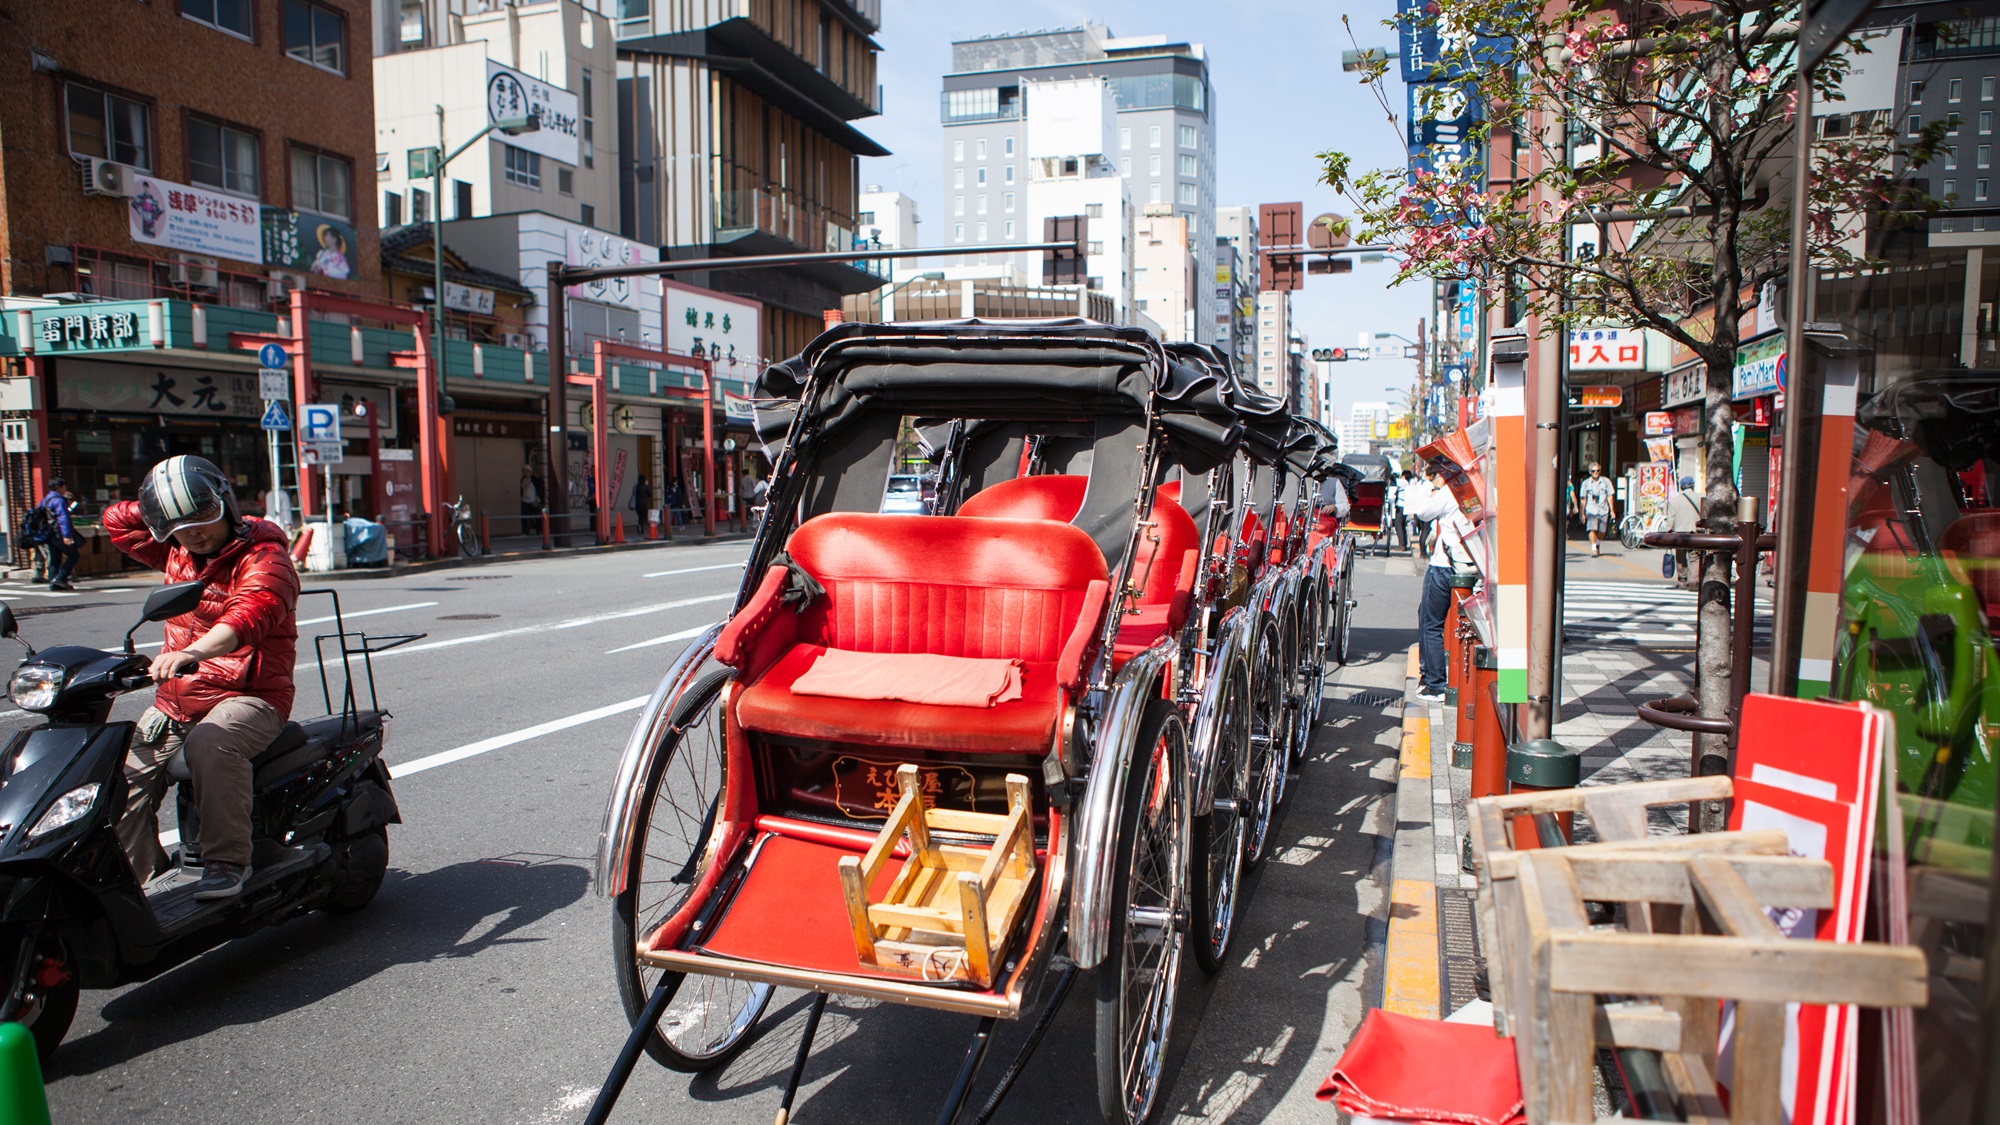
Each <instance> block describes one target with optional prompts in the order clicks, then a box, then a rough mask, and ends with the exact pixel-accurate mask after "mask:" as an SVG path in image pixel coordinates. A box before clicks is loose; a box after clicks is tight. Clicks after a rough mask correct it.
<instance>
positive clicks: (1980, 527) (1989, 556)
mask: <svg viewBox="0 0 2000 1125" xmlns="http://www.w3.org/2000/svg"><path fill="white" fill-rule="evenodd" d="M1878 538H1879V536H1878ZM1938 548H1939V549H1940V550H1946V551H1951V552H1952V553H1953V554H1955V555H1957V556H1958V562H1959V565H1960V566H1962V567H1964V568H1965V574H1966V577H1967V578H1969V579H1971V581H1972V588H1973V590H1975V591H1976V592H1977V593H1978V595H1979V600H1980V601H1982V602H1984V603H1986V616H1987V618H1988V619H1989V620H1992V619H1994V618H1995V616H1996V611H2000V510H1992V509H1981V510H1975V511H1970V512H1966V513H1965V514H1964V515H1961V516H1959V517H1958V518H1957V519H1955V520H1953V521H1952V522H1951V526H1949V527H1947V528H1945V529H1944V534H1942V535H1940V536H1938Z"/></svg>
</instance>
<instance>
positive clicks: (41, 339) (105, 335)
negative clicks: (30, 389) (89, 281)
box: [24, 303, 151, 354]
mask: <svg viewBox="0 0 2000 1125" xmlns="http://www.w3.org/2000/svg"><path fill="white" fill-rule="evenodd" d="M148 312H149V310H148V309H147V307H146V305H145V304H144V303H134V304H128V305H119V306H113V307H111V308H109V309H107V308H106V307H105V306H103V305H82V306H79V305H71V306H67V307H63V308H42V309H36V310H35V311H34V313H33V314H32V316H33V330H34V339H33V340H30V341H25V342H24V346H28V347H32V348H33V349H34V350H35V351H37V352H44V353H50V352H53V353H58V354H59V353H63V352H112V351H130V350H135V349H139V348H147V347H150V346H151V345H150V341H149V340H148V339H147V323H146V320H147V316H148Z"/></svg>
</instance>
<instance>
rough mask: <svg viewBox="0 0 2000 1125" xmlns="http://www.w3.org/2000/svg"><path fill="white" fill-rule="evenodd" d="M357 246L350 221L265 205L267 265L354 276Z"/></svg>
mask: <svg viewBox="0 0 2000 1125" xmlns="http://www.w3.org/2000/svg"><path fill="white" fill-rule="evenodd" d="M359 249H360V246H359V242H358V241H357V238H356V235H355V233H354V226H353V224H351V223H344V222H341V221H340V220H339V219H330V218H328V217H326V216H325V215H310V214H307V213H305V212H303V211H287V210H285V209H284V208H282V207H266V208H264V262H265V264H267V265H273V266H278V267H280V268H283V269H288V270H301V271H303V272H305V273H312V274H318V275H319V276H321V277H330V278H332V279H333V280H335V281H345V280H347V279H348V278H350V277H352V276H354V256H355V255H356V254H357V253H358V252H359Z"/></svg>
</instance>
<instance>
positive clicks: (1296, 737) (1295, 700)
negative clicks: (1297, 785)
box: [1271, 605, 1306, 806]
mask: <svg viewBox="0 0 2000 1125" xmlns="http://www.w3.org/2000/svg"><path fill="white" fill-rule="evenodd" d="M1297 610H1298V607H1297V606H1296V605H1293V606H1288V607H1285V608H1283V609H1281V610H1280V611H1279V613H1278V619H1277V621H1276V623H1275V627H1276V628H1277V629H1278V638H1277V639H1278V661H1279V663H1278V667H1279V668H1280V669H1281V671H1280V673H1279V675H1280V676H1281V677H1282V678H1281V679H1280V681H1279V684H1278V693H1279V694H1278V705H1279V706H1280V707H1282V708H1283V709H1284V731H1283V734H1284V737H1283V738H1282V739H1281V740H1280V741H1279V742H1278V751H1277V754H1276V756H1275V757H1274V759H1273V760H1274V761H1275V762H1276V766H1277V773H1278V777H1277V792H1276V793H1275V794H1274V795H1273V796H1272V798H1271V803H1272V805H1274V806H1276V805H1281V804H1284V802H1285V797H1286V795H1287V794H1288V793H1289V792H1290V791H1291V784H1292V767H1293V766H1294V765H1295V764H1296V763H1297V762H1298V761H1299V759H1300V758H1302V757H1304V756H1305V745H1304V739H1305V733H1306V732H1305V729H1304V728H1305V690H1304V688H1302V687H1301V686H1300V684H1299V679H1300V676H1299V650H1300V648H1301V647H1302V646H1301V644H1300V638H1299V619H1298V612H1297Z"/></svg>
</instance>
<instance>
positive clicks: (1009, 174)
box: [1000, 164, 1014, 184]
mask: <svg viewBox="0 0 2000 1125" xmlns="http://www.w3.org/2000/svg"><path fill="white" fill-rule="evenodd" d="M1000 182H1001V183H1003V184H1011V183H1013V182H1014V166H1013V165H1012V164H1009V165H1007V166H1005V167H1003V168H1001V169H1000Z"/></svg>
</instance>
